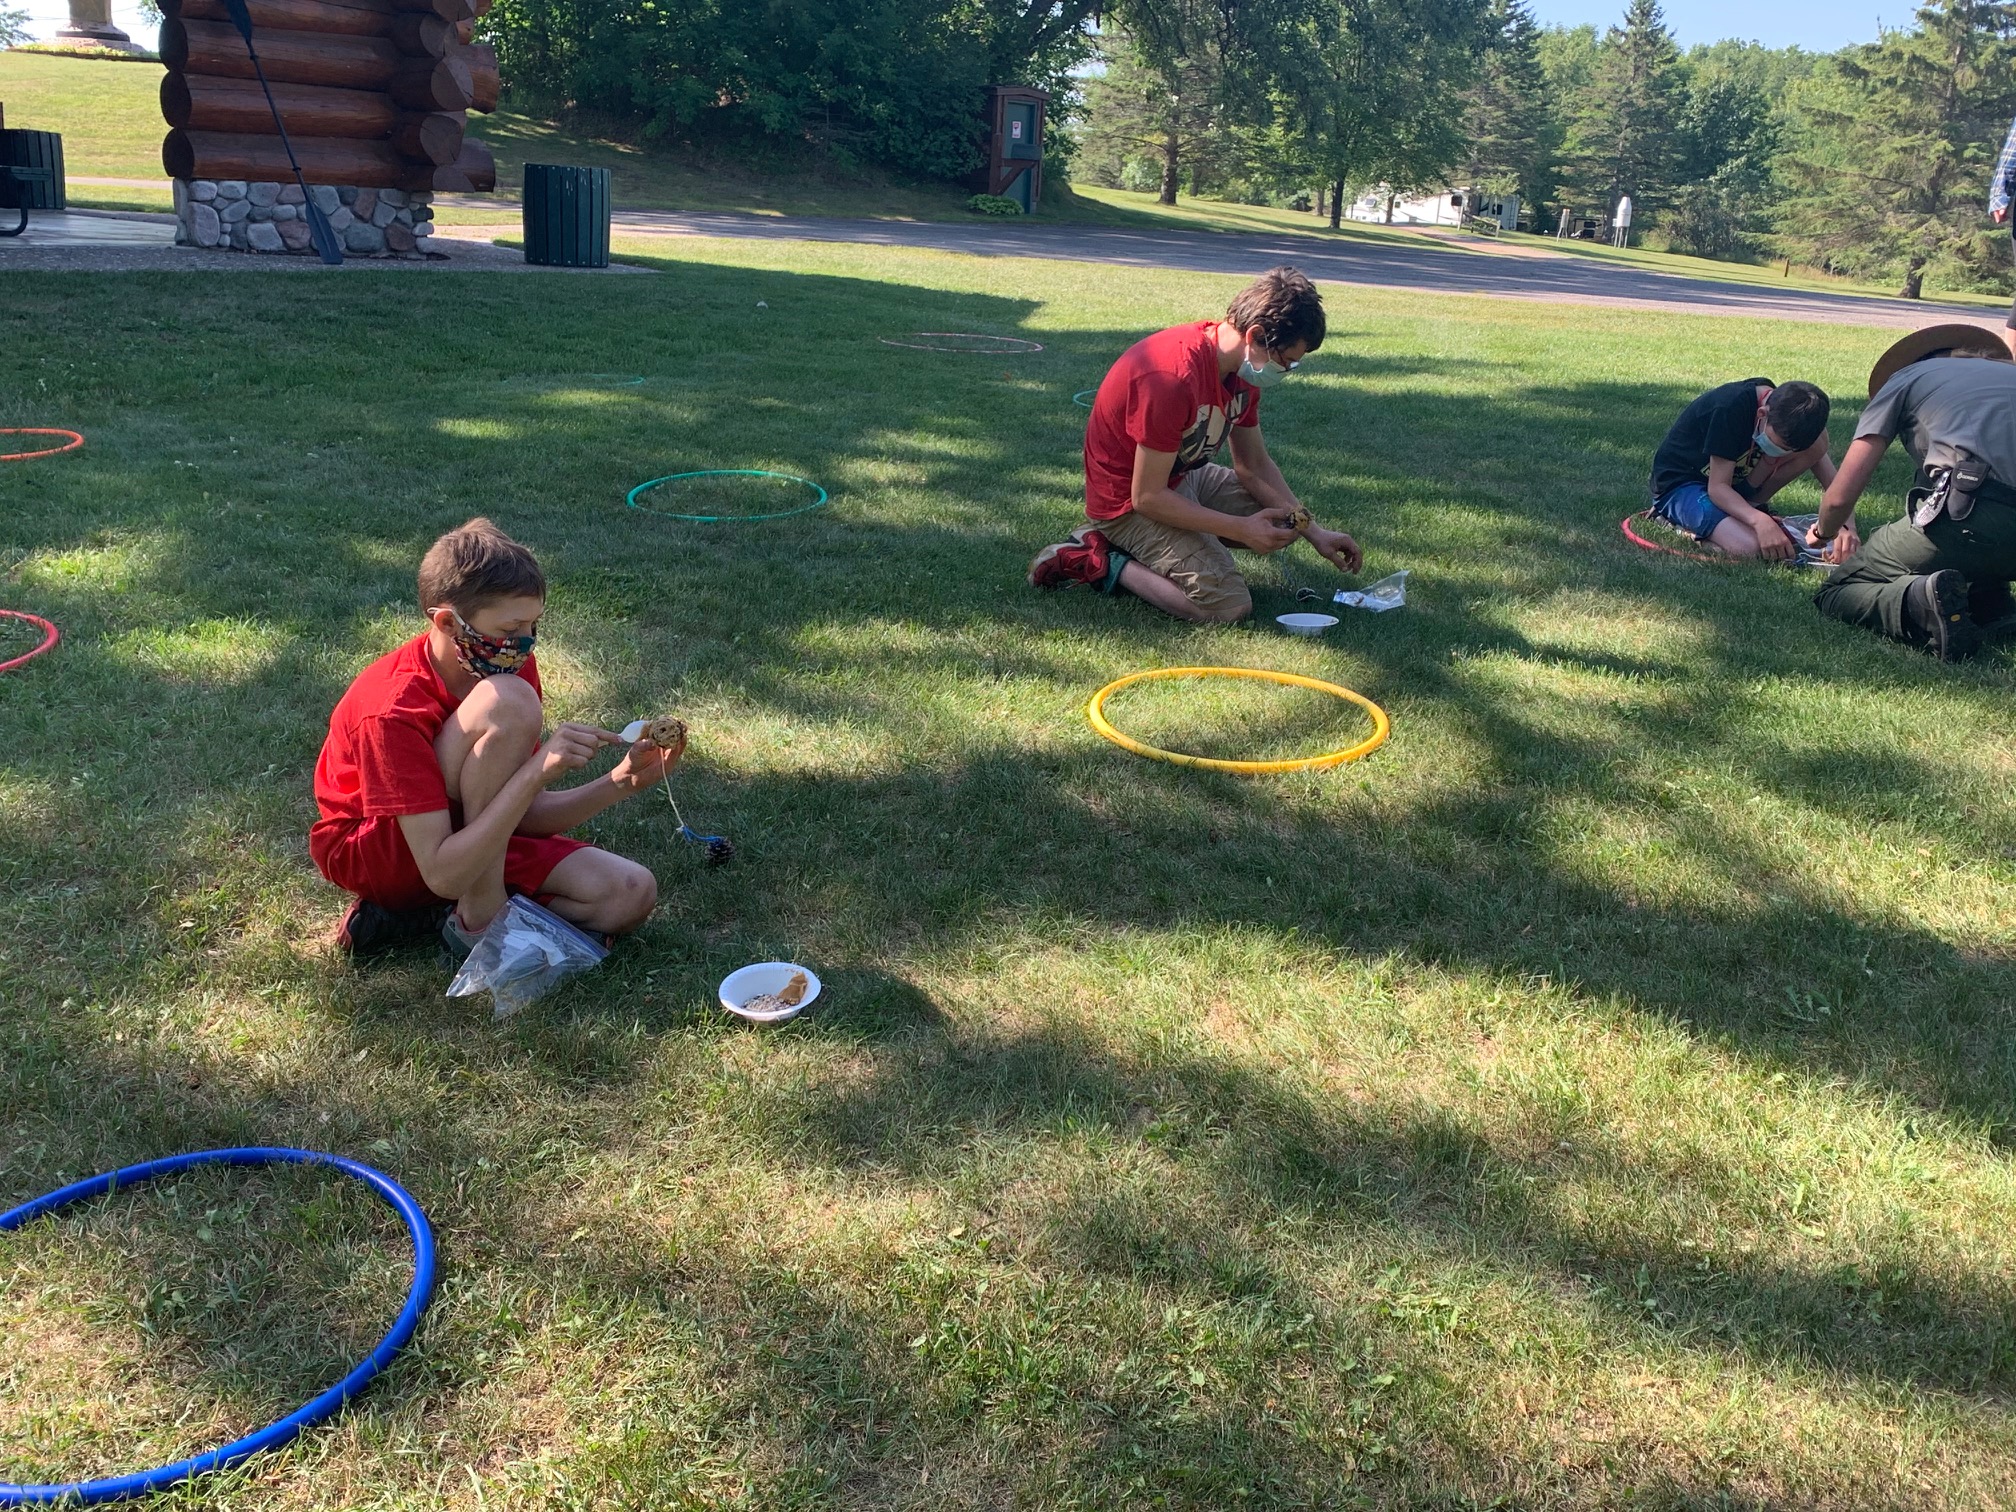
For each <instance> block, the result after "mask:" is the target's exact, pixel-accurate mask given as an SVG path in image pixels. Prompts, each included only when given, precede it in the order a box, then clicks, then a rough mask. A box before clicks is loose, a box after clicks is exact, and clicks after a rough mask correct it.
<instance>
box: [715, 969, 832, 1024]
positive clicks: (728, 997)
mask: <svg viewBox="0 0 2016 1512" xmlns="http://www.w3.org/2000/svg"><path fill="white" fill-rule="evenodd" d="M801 971H802V972H804V973H805V982H806V986H805V996H804V997H803V998H801V999H800V1000H799V1002H798V1006H797V1007H795V1008H780V1009H778V1010H777V1011H776V1012H775V1013H750V1012H748V1011H747V1010H746V1009H744V1008H743V1006H742V1005H743V1004H744V1003H746V1002H748V1001H749V1000H750V999H751V998H759V997H761V996H763V994H764V993H766V992H782V991H783V990H784V987H785V984H786V983H788V982H789V981H790V980H791V978H792V977H794V976H796V975H797V974H798V973H799V972H801ZM818 998H819V978H818V976H817V975H816V974H815V973H814V972H813V971H812V970H811V969H810V968H809V967H805V966H797V965H793V964H792V963H791V962H790V961H758V962H757V963H756V964H755V965H754V966H744V967H743V968H742V969H741V970H740V971H731V972H729V973H728V975H727V977H726V978H725V979H724V980H723V981H722V983H721V1006H722V1007H723V1008H726V1009H727V1010H728V1011H729V1012H730V1013H732V1014H734V1015H735V1016H736V1017H737V1018H745V1019H747V1020H749V1022H750V1023H752V1024H782V1023H786V1022H788V1021H789V1020H791V1019H794V1018H796V1017H798V1015H799V1014H801V1013H803V1012H804V1011H805V1010H806V1009H807V1008H810V1007H811V1006H812V1005H813V1003H815V1002H817V1001H818Z"/></svg>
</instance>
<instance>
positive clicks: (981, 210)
mask: <svg viewBox="0 0 2016 1512" xmlns="http://www.w3.org/2000/svg"><path fill="white" fill-rule="evenodd" d="M966 208H967V209H968V210H971V211H972V212H973V213H974V214H975V215H1020V214H1021V213H1022V207H1021V206H1020V205H1018V204H1016V203H1015V201H1013V200H1011V199H1008V198H1006V197H1005V196H1002V195H999V194H976V195H974V196H973V198H971V199H969V200H968V201H966Z"/></svg>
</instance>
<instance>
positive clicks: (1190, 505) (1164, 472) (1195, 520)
mask: <svg viewBox="0 0 2016 1512" xmlns="http://www.w3.org/2000/svg"><path fill="white" fill-rule="evenodd" d="M1175 466H1176V453H1174V452H1158V451H1150V450H1148V448H1147V447H1145V446H1137V447H1135V448H1134V484H1133V489H1132V495H1133V504H1134V512H1135V513H1136V514H1139V515H1144V516H1146V517H1147V518H1148V519H1151V520H1153V521H1155V523H1156V524H1158V525H1169V526H1173V527H1174V528H1175V529H1177V530H1194V531H1196V532H1197V533H1198V534H1199V535H1212V536H1219V537H1222V538H1223V539H1225V540H1228V541H1237V542H1239V543H1240V544H1241V545H1242V546H1246V547H1249V548H1250V549H1252V550H1254V551H1263V552H1264V551H1279V550H1280V549H1281V548H1282V547H1283V546H1286V545H1288V544H1290V543H1291V542H1292V541H1294V540H1295V532H1294V531H1292V530H1283V529H1282V528H1281V527H1280V526H1279V525H1277V524H1276V523H1275V522H1274V520H1273V518H1272V517H1271V516H1269V515H1264V514H1256V515H1229V514H1225V513H1224V512H1223V511H1221V510H1216V509H1207V508H1205V506H1203V505H1202V504H1198V503H1196V502H1194V501H1192V500H1190V499H1186V498H1184V497H1183V496H1182V495H1181V494H1179V493H1177V492H1176V491H1175V490H1174V489H1172V488H1170V486H1169V474H1170V472H1171V471H1172V470H1173V469H1174V468H1175Z"/></svg>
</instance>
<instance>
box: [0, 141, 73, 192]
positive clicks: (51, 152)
mask: <svg viewBox="0 0 2016 1512" xmlns="http://www.w3.org/2000/svg"><path fill="white" fill-rule="evenodd" d="M0 164H4V165H5V166H7V167H9V168H46V169H48V170H49V178H48V180H47V181H46V182H43V181H40V180H38V181H36V182H33V183H21V184H18V185H17V186H16V187H17V188H18V190H19V192H20V199H19V205H20V208H22V209H24V210H61V209H64V208H65V207H66V206H67V205H68V203H69V201H68V199H67V197H66V196H65V195H64V192H63V138H62V137H60V136H58V135H57V134H56V133H55V132H53V131H0Z"/></svg>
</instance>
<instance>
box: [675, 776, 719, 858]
mask: <svg viewBox="0 0 2016 1512" xmlns="http://www.w3.org/2000/svg"><path fill="white" fill-rule="evenodd" d="M665 801H666V802H667V803H669V804H671V805H672V817H673V818H674V819H676V820H678V821H679V838H680V839H681V840H684V841H685V842H686V843H687V844H689V845H704V846H706V847H707V864H708V865H709V866H720V865H723V864H724V863H726V862H727V861H728V860H729V859H731V858H732V857H733V856H734V854H735V842H734V841H732V840H730V839H729V838H728V837H727V836H726V835H702V834H699V833H696V832H695V830H694V828H693V826H692V825H690V824H688V823H687V822H686V816H685V815H684V814H682V813H680V812H679V800H678V799H677V798H674V797H673V796H672V770H671V768H670V767H667V768H666V770H665Z"/></svg>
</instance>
